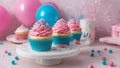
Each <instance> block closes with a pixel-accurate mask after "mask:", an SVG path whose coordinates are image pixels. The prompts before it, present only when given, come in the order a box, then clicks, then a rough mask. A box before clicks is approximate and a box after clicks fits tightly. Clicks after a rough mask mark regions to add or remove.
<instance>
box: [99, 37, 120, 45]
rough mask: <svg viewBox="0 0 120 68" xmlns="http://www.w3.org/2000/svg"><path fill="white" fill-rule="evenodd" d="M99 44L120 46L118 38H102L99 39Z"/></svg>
mask: <svg viewBox="0 0 120 68" xmlns="http://www.w3.org/2000/svg"><path fill="white" fill-rule="evenodd" d="M99 42H102V43H106V44H111V45H119V46H120V38H114V37H103V38H100V39H99Z"/></svg>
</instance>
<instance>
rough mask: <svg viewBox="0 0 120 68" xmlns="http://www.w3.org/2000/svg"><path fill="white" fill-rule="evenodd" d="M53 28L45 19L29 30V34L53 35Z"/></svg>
mask: <svg viewBox="0 0 120 68" xmlns="http://www.w3.org/2000/svg"><path fill="white" fill-rule="evenodd" d="M51 35H52V28H51V27H50V26H49V25H48V23H46V22H45V20H44V19H41V20H39V21H38V22H36V23H35V24H34V25H33V27H32V29H31V30H30V32H29V36H51Z"/></svg>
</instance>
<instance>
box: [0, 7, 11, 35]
mask: <svg viewBox="0 0 120 68" xmlns="http://www.w3.org/2000/svg"><path fill="white" fill-rule="evenodd" d="M9 24H10V15H9V13H8V11H7V10H6V9H5V8H4V7H3V6H0V34H1V33H3V32H4V31H5V30H6V29H7V27H8V26H9Z"/></svg>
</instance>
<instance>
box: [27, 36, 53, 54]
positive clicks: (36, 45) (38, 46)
mask: <svg viewBox="0 0 120 68" xmlns="http://www.w3.org/2000/svg"><path fill="white" fill-rule="evenodd" d="M28 40H29V42H30V46H31V49H32V50H33V51H38V52H41V51H49V50H50V49H51V47H52V39H49V40H35V39H31V38H28Z"/></svg>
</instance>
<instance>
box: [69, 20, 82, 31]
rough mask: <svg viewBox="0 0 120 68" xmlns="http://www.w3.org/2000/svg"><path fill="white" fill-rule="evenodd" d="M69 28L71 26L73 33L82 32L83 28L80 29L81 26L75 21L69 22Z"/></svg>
mask: <svg viewBox="0 0 120 68" xmlns="http://www.w3.org/2000/svg"><path fill="white" fill-rule="evenodd" d="M68 26H69V28H70V30H71V31H81V28H80V26H79V24H78V23H76V20H75V19H70V20H69V21H68Z"/></svg>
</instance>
